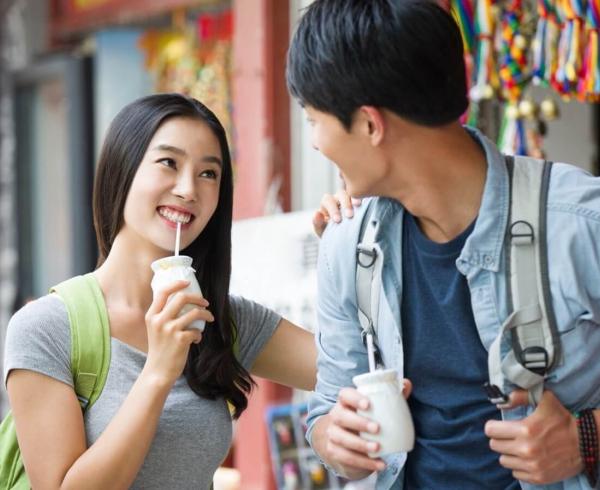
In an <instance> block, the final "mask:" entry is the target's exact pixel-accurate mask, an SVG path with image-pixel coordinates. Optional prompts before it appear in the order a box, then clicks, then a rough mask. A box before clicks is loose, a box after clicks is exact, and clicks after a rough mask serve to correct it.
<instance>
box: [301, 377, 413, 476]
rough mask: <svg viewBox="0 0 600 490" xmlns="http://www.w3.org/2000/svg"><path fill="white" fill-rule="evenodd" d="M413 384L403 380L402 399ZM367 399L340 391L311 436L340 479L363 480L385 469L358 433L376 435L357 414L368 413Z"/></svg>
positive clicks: (353, 391) (370, 443)
mask: <svg viewBox="0 0 600 490" xmlns="http://www.w3.org/2000/svg"><path fill="white" fill-rule="evenodd" d="M411 390H412V384H411V383H410V381H408V380H404V396H405V397H408V396H409V395H410V392H411ZM368 408H369V399H368V398H367V397H365V396H364V395H362V394H360V393H359V392H358V391H357V390H356V389H354V388H343V389H342V390H340V392H339V394H338V400H337V403H336V404H335V405H334V407H333V408H332V409H331V411H330V412H329V414H328V415H325V416H323V417H321V418H320V419H319V420H318V421H317V425H316V426H315V430H314V432H313V434H312V443H313V447H314V448H315V449H316V451H317V453H318V454H319V455H320V456H321V458H322V459H323V460H324V461H325V462H326V463H328V464H329V465H330V466H332V467H333V468H335V470H336V471H337V472H338V473H340V474H341V475H343V476H345V477H346V478H348V479H350V480H358V479H361V478H366V477H367V476H369V475H370V474H371V473H373V471H381V470H383V469H385V463H384V462H383V460H382V459H379V458H371V457H369V454H368V453H373V452H376V451H378V450H379V444H378V443H376V442H373V441H366V440H365V439H363V438H361V437H360V435H359V433H360V432H370V433H372V434H376V433H377V432H378V431H379V426H378V425H377V424H376V423H375V422H373V421H371V420H369V419H367V418H365V417H361V416H360V415H358V414H357V413H356V411H357V410H358V409H361V410H367V409H368Z"/></svg>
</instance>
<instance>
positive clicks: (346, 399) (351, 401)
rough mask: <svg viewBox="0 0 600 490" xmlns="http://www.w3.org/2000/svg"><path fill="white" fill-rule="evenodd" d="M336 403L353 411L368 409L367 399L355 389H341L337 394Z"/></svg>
mask: <svg viewBox="0 0 600 490" xmlns="http://www.w3.org/2000/svg"><path fill="white" fill-rule="evenodd" d="M338 401H339V402H340V403H341V404H342V405H344V406H346V407H350V408H352V409H354V410H368V409H369V399H368V398H367V397H366V396H365V395H362V394H361V393H360V392H359V391H358V390H357V389H355V388H342V389H341V390H340V392H339V394H338Z"/></svg>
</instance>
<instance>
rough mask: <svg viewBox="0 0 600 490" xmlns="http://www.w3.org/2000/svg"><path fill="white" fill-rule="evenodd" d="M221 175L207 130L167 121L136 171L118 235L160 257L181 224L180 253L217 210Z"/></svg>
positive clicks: (186, 121) (216, 151) (172, 242)
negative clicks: (137, 242)
mask: <svg viewBox="0 0 600 490" xmlns="http://www.w3.org/2000/svg"><path fill="white" fill-rule="evenodd" d="M221 172H222V154H221V147H220V145H219V140H218V139H217V137H216V136H215V134H214V133H213V131H212V130H211V129H210V128H209V126H208V125H207V124H205V123H204V122H202V121H199V120H197V119H193V118H186V117H174V118H172V119H167V120H166V121H165V122H163V123H162V124H161V125H160V127H159V128H158V130H157V131H156V133H154V136H153V137H152V140H151V141H150V144H149V145H148V148H147V150H146V153H145V154H144V157H143V159H142V161H141V163H140V165H139V167H138V169H137V172H136V174H135V177H134V179H133V182H132V184H131V188H130V190H129V194H128V195H127V200H126V202H125V209H124V224H123V227H122V229H121V230H120V231H119V234H124V235H125V236H128V237H129V236H130V237H131V238H132V239H134V240H142V241H144V242H146V243H148V244H149V245H150V246H151V247H153V248H156V249H159V250H160V252H159V253H161V254H164V252H165V251H167V252H172V251H173V250H174V248H175V234H176V230H177V222H181V223H182V226H181V247H180V248H181V249H184V248H186V247H187V246H188V245H190V244H191V243H192V242H193V241H194V240H195V239H196V238H197V237H198V236H199V235H200V233H202V230H204V228H205V226H206V224H207V223H208V222H209V220H210V218H211V217H212V215H213V213H214V212H215V209H216V208H217V203H218V202H219V188H220V183H221Z"/></svg>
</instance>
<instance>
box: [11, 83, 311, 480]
mask: <svg viewBox="0 0 600 490" xmlns="http://www.w3.org/2000/svg"><path fill="white" fill-rule="evenodd" d="M232 200H233V191H232V169H231V161H230V155H229V150H228V147H227V141H226V137H225V132H224V130H223V127H222V126H221V124H220V123H219V121H218V120H217V118H216V117H215V116H214V114H213V113H212V112H211V111H210V110H209V109H207V108H206V107H205V106H203V105H202V104H201V103H200V102H198V101H196V100H194V99H190V98H187V97H185V96H182V95H177V94H159V95H152V96H149V97H144V98H142V99H139V100H137V101H135V102H133V103H131V104H130V105H128V106H126V107H125V108H124V109H123V110H122V111H121V112H120V113H119V114H118V115H117V117H116V118H115V120H114V121H113V123H112V125H111V127H110V129H109V131H108V134H107V137H106V140H105V142H104V146H103V149H102V152H101V155H100V161H99V164H98V169H97V174H96V179H95V186H94V197H93V201H94V223H95V229H96V235H97V240H98V246H99V251H100V258H99V263H98V268H97V269H96V270H95V272H94V274H95V278H96V279H97V281H98V284H99V286H100V288H101V290H102V292H103V295H104V299H105V303H106V307H107V310H108V317H109V323H110V331H111V364H110V370H109V374H108V378H107V380H106V384H105V386H104V389H103V391H102V394H101V395H100V398H99V399H98V400H97V402H96V403H95V404H94V405H93V406H92V407H91V408H90V409H89V410H88V411H86V413H85V414H84V415H82V412H81V408H80V405H79V402H78V400H77V397H76V395H75V392H74V390H73V381H72V376H71V372H70V365H69V364H70V336H69V320H68V316H67V312H66V310H65V307H64V305H63V304H62V302H61V301H60V299H58V298H57V297H55V296H54V295H48V296H45V297H43V298H40V299H39V300H37V301H34V302H32V303H30V304H28V305H27V306H25V307H24V308H23V309H21V310H20V311H19V312H17V313H16V314H15V315H14V317H13V318H12V320H11V322H10V324H9V328H8V333H7V342H6V344H7V347H6V360H5V376H6V379H5V381H6V383H7V389H8V394H9V399H10V403H11V407H12V410H13V416H14V419H15V424H16V427H17V434H18V440H19V446H20V449H21V452H22V456H23V461H24V463H25V468H26V470H27V474H28V477H29V479H30V482H31V485H32V487H33V488H35V489H36V490H37V489H38V488H41V489H46V488H48V489H54V488H61V489H62V488H76V489H80V488H86V489H94V488H98V489H107V488H110V489H116V488H130V487H133V488H144V489H147V488H160V489H165V488H178V489H185V488H195V489H197V488H209V487H210V485H211V481H212V475H213V473H214V471H215V469H216V468H217V467H218V465H219V463H220V462H221V461H222V460H223V458H224V457H225V456H226V454H227V451H228V449H229V446H230V443H231V417H230V412H229V410H228V407H227V401H229V402H230V403H231V405H232V406H233V408H234V417H236V418H237V417H239V415H240V414H241V413H242V412H243V410H244V409H245V408H246V404H247V398H246V397H247V394H248V392H249V391H250V389H251V387H252V383H253V381H252V378H251V377H250V373H252V374H255V375H258V376H263V377H266V378H269V379H272V380H274V381H277V382H280V383H283V384H287V385H290V386H295V387H299V388H303V389H307V390H310V389H312V388H313V386H314V383H315V376H316V374H315V369H316V368H315V364H316V363H315V348H314V345H313V337H312V335H311V334H309V333H307V332H305V331H304V330H302V329H300V328H298V327H296V326H294V325H292V324H291V323H289V322H288V321H286V320H283V319H281V318H280V317H279V316H277V315H276V314H275V313H273V312H272V311H269V310H267V309H266V308H263V307H261V306H259V305H257V304H255V303H252V302H250V301H247V300H244V299H242V298H236V297H230V296H229V294H228V289H229V278H230V248H231V236H230V234H231V215H232ZM177 221H180V222H182V223H183V224H182V227H181V228H182V229H181V248H182V249H183V250H182V254H184V255H189V256H191V257H192V258H193V261H194V262H193V267H194V269H196V271H197V272H196V275H197V278H198V280H199V283H200V285H201V288H202V291H203V292H204V296H205V297H206V298H207V299H203V298H202V297H200V296H199V295H193V294H188V293H185V294H184V293H179V294H178V291H181V290H182V289H184V288H185V286H186V285H187V284H186V283H182V282H177V283H174V284H172V285H170V286H169V287H168V288H166V289H164V290H162V291H160V292H159V293H158V294H156V295H155V297H154V299H153V295H152V290H151V288H150V282H151V279H152V271H151V269H150V264H151V262H153V261H154V260H156V259H158V258H161V257H165V256H168V255H172V253H173V249H174V245H175V229H176V222H177ZM172 294H174V295H175V296H174V299H173V300H172V301H170V302H169V303H168V304H167V298H168V297H169V296H170V295H172ZM185 304H195V305H197V306H199V307H200V308H193V309H192V310H191V311H190V312H188V313H185V314H184V315H182V316H181V317H178V314H179V312H180V310H181V308H182V306H183V305H185ZM198 319H199V320H205V321H206V322H207V324H206V328H205V330H204V333H200V332H199V331H198V330H196V329H186V327H187V326H188V325H189V324H190V323H191V322H192V321H194V320H198ZM232 320H233V321H232ZM236 336H237V341H236V340H235V338H236ZM236 343H237V347H236V348H235V349H234V345H235V344H236ZM292 346H293V348H292ZM234 350H236V351H238V353H237V356H236V355H235V354H234Z"/></svg>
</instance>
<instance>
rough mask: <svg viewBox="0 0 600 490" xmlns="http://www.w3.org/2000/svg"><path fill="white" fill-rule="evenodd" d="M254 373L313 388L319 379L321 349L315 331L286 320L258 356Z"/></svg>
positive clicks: (298, 386) (296, 385) (301, 386)
mask: <svg viewBox="0 0 600 490" xmlns="http://www.w3.org/2000/svg"><path fill="white" fill-rule="evenodd" d="M251 373H252V374H254V375H256V376H260V377H261V378H267V379H270V380H272V381H275V382H276V383H280V384H283V385H287V386H291V387H294V388H300V389H302V390H308V391H312V390H313V389H314V387H315V383H316V381H317V349H316V347H315V339H314V336H313V334H312V333H310V332H308V331H306V330H304V329H302V328H300V327H298V326H296V325H294V324H293V323H291V322H289V321H287V320H285V319H282V320H281V321H280V322H279V325H278V326H277V328H276V329H275V333H274V334H273V336H272V337H271V339H270V340H269V341H268V342H267V344H266V345H265V347H264V348H263V350H262V351H261V353H260V354H259V355H258V357H257V358H256V362H255V363H254V366H252V369H251Z"/></svg>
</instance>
